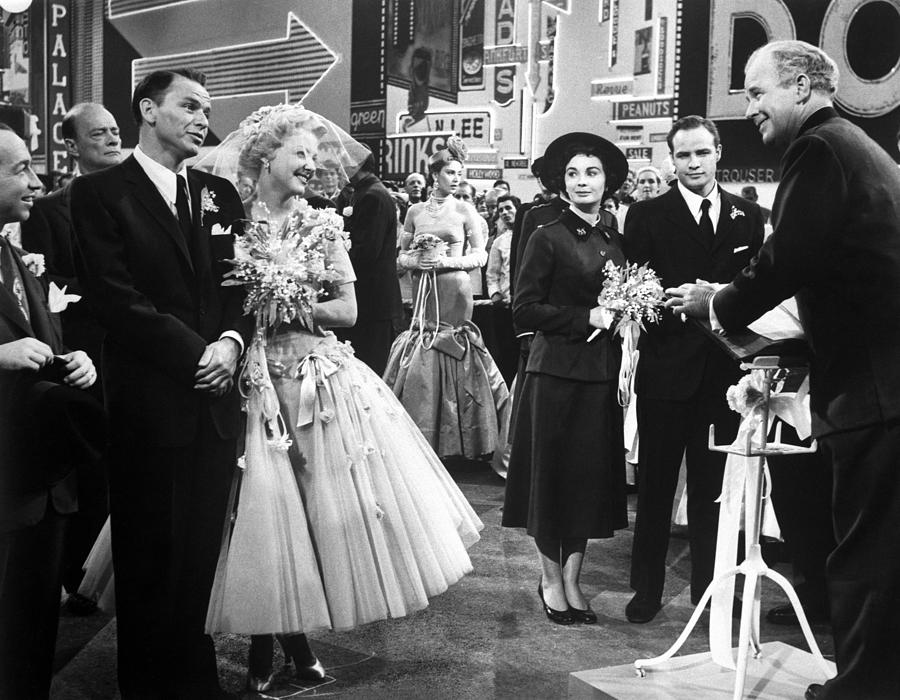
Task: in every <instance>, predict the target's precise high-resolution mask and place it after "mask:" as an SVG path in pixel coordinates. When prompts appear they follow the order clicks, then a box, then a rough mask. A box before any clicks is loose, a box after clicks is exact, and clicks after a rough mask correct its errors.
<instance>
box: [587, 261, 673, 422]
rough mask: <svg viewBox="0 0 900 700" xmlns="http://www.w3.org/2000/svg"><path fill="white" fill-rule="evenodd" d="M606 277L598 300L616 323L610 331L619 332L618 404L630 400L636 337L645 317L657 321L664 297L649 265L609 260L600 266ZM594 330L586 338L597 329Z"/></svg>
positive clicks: (635, 364)
mask: <svg viewBox="0 0 900 700" xmlns="http://www.w3.org/2000/svg"><path fill="white" fill-rule="evenodd" d="M603 272H604V274H605V275H606V279H605V280H604V281H603V289H602V290H601V291H600V296H598V297H597V304H598V305H599V306H602V307H604V308H605V309H608V310H609V311H610V312H611V313H612V314H613V318H614V319H615V321H616V323H615V326H614V327H613V331H614V332H615V333H616V334H618V335H620V336H622V366H621V368H620V369H619V404H620V405H622V406H627V405H628V404H629V403H630V402H631V396H632V394H633V392H634V390H633V380H634V370H635V368H636V367H637V361H638V351H637V341H638V338H639V337H640V335H641V331H642V330H646V329H645V328H644V321H650V322H652V323H656V322H658V321H659V309H660V307H661V306H662V305H663V303H664V301H665V293H664V292H663V286H662V282H661V280H660V279H659V275H657V274H656V273H655V272H654V271H653V269H652V268H650V267H648V266H647V265H646V264H645V265H636V264H632V265H625V266H624V267H619V266H618V265H616V264H615V263H614V262H613V261H612V260H608V261H607V262H606V266H605V267H604V268H603ZM599 332H600V331H599V329H598V330H597V331H594V333H593V334H591V337H590V338H588V341H590V340H592V339H593V338H594V337H595V336H596V335H597V334H598V333H599Z"/></svg>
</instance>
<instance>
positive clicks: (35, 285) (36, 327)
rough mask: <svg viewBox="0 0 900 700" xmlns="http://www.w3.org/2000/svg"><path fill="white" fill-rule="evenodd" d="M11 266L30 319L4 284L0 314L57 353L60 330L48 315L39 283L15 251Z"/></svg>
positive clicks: (0, 290)
mask: <svg viewBox="0 0 900 700" xmlns="http://www.w3.org/2000/svg"><path fill="white" fill-rule="evenodd" d="M13 264H14V265H15V266H16V269H17V270H18V272H19V278H20V279H21V280H22V286H23V287H24V289H25V297H26V299H27V300H28V313H29V315H30V317H31V318H30V320H29V319H26V318H25V315H24V314H23V313H22V310H21V309H20V308H19V303H18V301H16V298H15V297H14V296H13V294H12V292H10V291H9V290H8V289H7V288H6V285H5V284H0V313H2V314H3V315H4V316H6V317H7V319H9V321H10V322H12V323H13V324H15V325H16V326H18V327H19V328H20V329H21V330H22V331H23V332H24V333H25V334H27V335H28V336H30V337H32V338H37V339H38V340H40V341H41V342H44V343H46V344H47V345H49V346H50V347H51V348H53V351H54V352H57V351H58V350H59V349H60V348H61V347H62V343H61V337H60V329H59V327H58V325H57V324H55V323H54V322H53V321H54V319H53V318H52V317H51V315H50V314H49V313H48V310H47V307H46V302H45V301H44V292H43V289H41V283H40V282H38V280H37V278H36V277H35V276H34V275H32V274H31V272H29V271H28V268H27V267H26V266H25V263H24V262H22V258H21V256H20V255H19V254H18V252H16V251H15V250H13Z"/></svg>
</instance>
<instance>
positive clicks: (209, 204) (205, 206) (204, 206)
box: [200, 187, 219, 215]
mask: <svg viewBox="0 0 900 700" xmlns="http://www.w3.org/2000/svg"><path fill="white" fill-rule="evenodd" d="M200 211H201V212H203V214H204V215H206V214H215V213H216V212H217V211H219V205H218V204H216V193H215V192H213V191H212V190H211V189H209V188H208V187H204V188H203V189H202V190H201V191H200Z"/></svg>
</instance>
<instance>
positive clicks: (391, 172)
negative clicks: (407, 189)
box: [381, 132, 452, 180]
mask: <svg viewBox="0 0 900 700" xmlns="http://www.w3.org/2000/svg"><path fill="white" fill-rule="evenodd" d="M451 133H452V132H446V133H442V134H435V133H430V134H393V135H389V136H388V137H387V139H386V143H385V149H384V159H383V161H382V168H381V173H382V177H383V178H385V179H387V180H402V179H403V178H405V177H406V176H407V175H409V174H410V173H412V172H417V173H424V172H428V158H429V157H430V156H431V154H432V153H434V152H435V151H437V150H439V149H441V148H443V147H444V146H445V145H446V144H447V139H448V138H449V137H450V136H451Z"/></svg>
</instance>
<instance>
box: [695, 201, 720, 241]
mask: <svg viewBox="0 0 900 700" xmlns="http://www.w3.org/2000/svg"><path fill="white" fill-rule="evenodd" d="M711 206H712V202H710V201H709V200H708V199H704V200H703V201H702V202H700V224H699V227H700V238H701V239H702V240H703V243H704V244H705V245H706V247H707V248H709V249H710V250H712V247H713V243H714V242H715V240H716V231H715V229H714V228H713V223H712V219H710V218H709V208H710V207H711Z"/></svg>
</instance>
